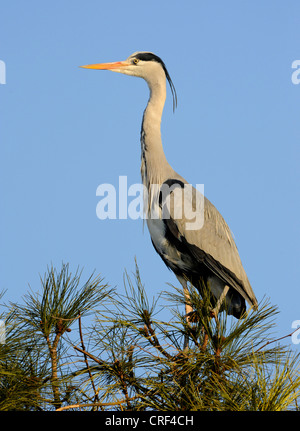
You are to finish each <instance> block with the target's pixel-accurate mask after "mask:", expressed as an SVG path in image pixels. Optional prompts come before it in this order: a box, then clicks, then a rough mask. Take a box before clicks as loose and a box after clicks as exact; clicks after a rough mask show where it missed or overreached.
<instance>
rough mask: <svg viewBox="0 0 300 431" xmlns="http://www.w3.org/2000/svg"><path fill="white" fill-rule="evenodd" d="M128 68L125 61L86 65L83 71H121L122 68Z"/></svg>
mask: <svg viewBox="0 0 300 431" xmlns="http://www.w3.org/2000/svg"><path fill="white" fill-rule="evenodd" d="M127 66H129V63H127V62H126V61H116V62H114V63H99V64H87V65H86V66H79V67H84V68H85V69H98V70H114V69H122V68H123V67H127Z"/></svg>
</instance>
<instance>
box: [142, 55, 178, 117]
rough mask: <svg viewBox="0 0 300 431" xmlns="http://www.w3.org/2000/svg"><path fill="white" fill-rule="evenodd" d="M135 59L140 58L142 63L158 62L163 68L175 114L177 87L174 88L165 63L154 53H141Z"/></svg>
mask: <svg viewBox="0 0 300 431" xmlns="http://www.w3.org/2000/svg"><path fill="white" fill-rule="evenodd" d="M135 58H138V59H139V60H142V61H156V62H157V63H159V64H160V65H161V66H162V68H163V69H164V72H165V74H166V78H167V80H168V83H169V85H170V88H171V92H172V96H173V112H174V111H175V109H176V108H177V94H176V90H175V86H174V84H173V81H172V79H171V77H170V75H169V72H168V70H167V68H166V65H165V63H164V62H163V61H162V59H161V58H160V57H158V56H157V55H155V54H153V53H152V52H139V53H137V54H136V55H135Z"/></svg>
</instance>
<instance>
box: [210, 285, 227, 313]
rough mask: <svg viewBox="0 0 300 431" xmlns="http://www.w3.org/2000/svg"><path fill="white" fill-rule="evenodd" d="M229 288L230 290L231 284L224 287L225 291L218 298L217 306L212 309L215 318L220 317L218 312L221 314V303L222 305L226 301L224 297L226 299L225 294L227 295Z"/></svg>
mask: <svg viewBox="0 0 300 431" xmlns="http://www.w3.org/2000/svg"><path fill="white" fill-rule="evenodd" d="M228 290H229V286H227V285H226V286H225V287H224V289H223V292H222V293H221V295H220V298H219V299H218V301H217V303H216V306H215V308H214V309H213V310H212V314H213V316H214V318H215V319H216V320H217V319H218V314H219V311H220V308H221V305H222V302H223V301H224V299H225V296H226V295H227V293H228Z"/></svg>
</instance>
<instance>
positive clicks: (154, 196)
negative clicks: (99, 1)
mask: <svg viewBox="0 0 300 431" xmlns="http://www.w3.org/2000/svg"><path fill="white" fill-rule="evenodd" d="M81 67H84V68H88V69H100V70H101V69H102V70H111V71H113V72H119V73H123V74H125V75H132V76H137V77H140V78H143V79H144V80H145V81H146V82H147V84H148V86H149V90H150V97H149V100H148V104H147V106H146V109H145V111H144V115H143V120H142V127H141V175H142V181H143V184H144V186H145V187H146V189H147V191H148V205H147V208H146V211H147V217H146V219H147V225H148V229H149V232H150V236H151V239H152V243H153V246H154V248H155V250H156V251H157V253H158V254H159V255H160V257H161V258H162V260H163V261H164V263H165V264H166V265H167V267H168V268H169V269H171V270H172V271H173V272H174V273H175V275H176V276H177V278H178V280H179V282H180V283H181V284H182V286H183V289H184V295H185V299H186V301H185V302H186V313H187V314H188V313H190V312H191V311H192V308H191V306H190V304H189V301H188V298H189V294H188V289H187V282H190V283H191V284H192V285H193V286H195V287H196V288H197V289H198V290H199V291H200V294H201V291H202V289H203V283H204V285H205V286H207V287H208V289H209V292H210V296H211V303H212V305H213V307H214V311H215V314H216V315H217V314H218V312H219V311H221V310H223V309H224V308H226V310H227V313H228V314H230V315H233V316H234V317H236V318H240V317H241V316H242V315H243V313H244V312H245V310H246V303H245V301H247V302H248V303H249V305H250V306H251V307H253V308H254V309H257V300H256V297H255V295H254V292H253V290H252V288H251V285H250V283H249V280H248V277H247V275H246V272H245V270H244V268H243V265H242V262H241V259H240V256H239V253H238V250H237V247H236V244H235V241H234V239H233V236H232V234H231V231H230V229H229V227H228V225H227V224H226V222H225V220H224V219H223V217H222V216H221V214H220V213H219V212H218V210H217V209H216V208H215V207H214V205H213V204H212V203H211V202H210V201H209V200H208V199H207V198H206V197H204V198H203V199H204V200H203V206H202V211H203V220H202V224H201V226H199V228H197V229H188V228H187V222H188V220H187V218H186V217H185V215H184V214H182V213H181V217H175V216H174V211H175V209H176V205H178V199H177V203H176V202H175V200H174V199H175V197H176V196H179V192H183V193H182V194H180V198H179V201H180V202H181V204H185V203H184V201H185V200H186V199H190V200H193V199H194V198H195V197H197V192H196V190H195V189H194V188H193V189H192V193H190V194H188V193H187V194H185V193H184V192H185V190H187V189H188V185H189V183H188V182H187V181H186V180H185V179H184V178H182V177H181V176H180V175H179V174H177V173H176V172H175V171H174V170H173V169H172V167H171V166H170V165H169V163H168V162H167V159H166V156H165V153H164V150H163V146H162V139H161V118H162V113H163V108H164V105H165V100H166V82H167V81H168V83H169V85H170V88H171V91H172V95H173V109H174V108H175V107H176V104H177V95H176V90H175V87H174V84H173V82H172V80H171V77H170V75H169V73H168V71H167V68H166V66H165V64H164V62H163V61H162V60H161V59H160V58H159V57H158V56H157V55H155V54H153V53H151V52H135V53H134V54H132V55H130V56H129V57H128V58H127V59H126V60H125V61H118V62H113V63H101V64H91V65H86V66H81ZM153 185H156V187H152V186H153ZM164 186H167V187H165V188H167V190H169V192H168V193H162V190H163V187H164ZM187 196H188V197H187ZM172 197H173V198H174V199H173V201H172V202H173V203H170V202H171V198H172ZM174 202H175V203H174ZM193 208H195V205H194V202H193ZM153 209H154V210H155V211H154V212H153ZM199 211H201V208H200V209H199ZM153 214H155V217H154V216H153ZM166 214H167V216H164V215H166ZM202 293H203V291H202Z"/></svg>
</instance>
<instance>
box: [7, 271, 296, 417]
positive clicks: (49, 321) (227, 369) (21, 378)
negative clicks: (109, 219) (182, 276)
mask: <svg viewBox="0 0 300 431" xmlns="http://www.w3.org/2000/svg"><path fill="white" fill-rule="evenodd" d="M40 282H41V287H40V289H39V290H38V292H37V293H34V292H33V291H30V292H29V293H28V294H27V295H26V296H25V297H24V298H23V302H22V303H21V304H15V303H10V304H8V305H7V304H6V305H3V306H2V309H3V310H4V311H3V313H2V315H1V316H0V317H1V319H2V320H4V321H5V327H6V340H5V343H3V344H0V410H30V411H33V410H43V411H44V410H100V411H101V410H118V411H126V410H127V411H128V410H130V411H133V410H135V411H144V410H152V411H192V410H194V411H195V410H201V411H279V410H298V399H299V395H300V373H299V371H300V367H299V358H298V355H296V354H295V353H293V352H292V350H291V349H290V348H289V347H287V346H284V345H282V344H281V343H279V341H278V340H276V338H274V335H273V334H272V331H274V330H275V329H276V322H275V317H276V314H277V313H278V310H277V308H276V307H274V306H271V305H270V304H269V302H268V301H264V302H263V303H261V304H260V305H259V309H258V311H253V310H251V309H250V310H248V311H247V313H246V314H245V315H244V316H243V318H241V319H239V320H236V319H232V318H231V317H230V316H228V315H227V313H226V310H225V311H224V312H222V313H220V314H219V316H218V319H215V318H212V317H211V312H210V310H211V308H212V307H211V304H210V296H209V295H208V294H206V293H205V292H206V288H205V286H203V292H204V294H203V297H200V296H199V294H198V291H196V290H195V289H194V288H193V287H192V286H189V292H190V305H191V306H192V307H193V310H194V311H193V313H192V315H190V316H189V322H187V319H186V317H185V316H184V313H183V310H184V302H185V299H184V296H183V292H182V289H178V288H175V287H173V286H171V287H169V289H168V291H167V292H162V293H161V295H160V296H159V297H157V298H153V299H152V300H149V298H148V296H147V293H146V289H145V287H144V286H143V284H142V281H141V277H140V273H139V269H138V266H137V265H136V271H135V274H134V276H133V277H130V276H129V275H128V274H127V273H126V274H125V277H124V291H123V292H122V293H121V292H120V291H119V289H118V290H117V289H110V288H109V286H108V285H107V284H105V283H103V279H102V278H101V277H99V276H94V274H93V275H92V276H90V277H89V278H88V279H87V281H85V282H82V271H81V272H80V271H79V270H77V271H76V272H75V274H72V273H71V272H70V268H69V265H65V264H63V265H62V267H61V269H60V270H56V269H55V268H53V267H50V268H48V270H47V272H46V274H45V275H44V277H41V279H40Z"/></svg>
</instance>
